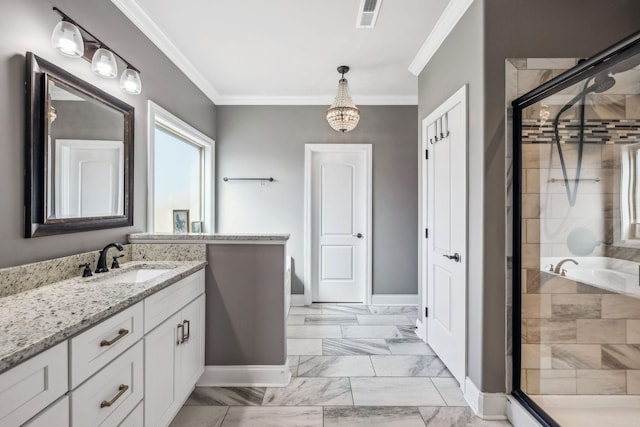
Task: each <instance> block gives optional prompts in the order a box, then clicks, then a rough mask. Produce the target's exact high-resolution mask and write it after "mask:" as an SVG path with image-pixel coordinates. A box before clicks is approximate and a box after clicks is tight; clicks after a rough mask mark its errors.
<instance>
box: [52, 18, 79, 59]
mask: <svg viewBox="0 0 640 427" xmlns="http://www.w3.org/2000/svg"><path fill="white" fill-rule="evenodd" d="M51 46H53V48H54V49H55V50H57V51H58V52H60V53H61V54H62V55H64V56H68V57H71V58H80V57H82V55H83V54H84V41H83V40H82V34H81V33H80V30H79V29H78V27H76V26H75V25H73V24H72V23H71V22H67V21H64V20H63V21H60V22H58V24H56V26H55V28H54V29H53V33H52V34H51Z"/></svg>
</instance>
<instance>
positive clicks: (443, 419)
mask: <svg viewBox="0 0 640 427" xmlns="http://www.w3.org/2000/svg"><path fill="white" fill-rule="evenodd" d="M418 409H419V410H420V414H421V415H422V418H423V419H424V422H425V424H426V425H427V427H453V426H455V427H508V426H511V423H509V422H508V421H485V420H483V419H482V418H479V417H476V416H475V415H474V414H473V411H471V409H470V408H450V407H426V408H418Z"/></svg>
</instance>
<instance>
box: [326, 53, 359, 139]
mask: <svg viewBox="0 0 640 427" xmlns="http://www.w3.org/2000/svg"><path fill="white" fill-rule="evenodd" d="M338 72H339V73H340V74H342V77H341V78H340V80H339V81H338V93H337V95H336V98H335V99H334V100H333V104H331V107H329V109H328V110H327V121H328V122H329V125H331V127H332V128H333V129H334V130H337V131H340V132H349V131H352V130H353V129H355V127H356V126H357V125H358V122H359V121H360V110H358V107H356V105H355V104H354V103H353V100H352V99H351V94H350V93H349V82H348V81H347V79H345V78H344V75H345V74H346V73H348V72H349V67H347V66H346V65H341V66H339V67H338Z"/></svg>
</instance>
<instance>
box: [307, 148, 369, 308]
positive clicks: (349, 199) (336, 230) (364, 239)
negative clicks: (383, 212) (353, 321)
mask: <svg viewBox="0 0 640 427" xmlns="http://www.w3.org/2000/svg"><path fill="white" fill-rule="evenodd" d="M313 147H315V149H312V148H311V147H310V146H307V154H308V157H309V156H310V158H307V167H308V168H310V170H309V171H308V176H309V179H310V182H309V184H310V195H309V196H310V198H309V200H308V203H310V206H309V207H308V212H309V213H310V218H309V219H310V221H309V222H310V224H309V226H310V227H309V228H310V234H311V235H310V239H309V240H310V258H311V259H310V262H311V269H310V270H311V288H312V289H311V294H312V300H313V302H354V303H366V302H367V294H368V287H369V283H370V281H369V274H370V273H369V270H370V266H369V244H370V242H371V235H370V234H371V227H370V219H369V213H370V203H371V197H370V188H371V186H370V176H371V175H370V159H371V146H370V145H364V144H363V145H348V146H345V145H341V146H336V145H324V146H322V147H321V148H319V146H317V145H316V146H313ZM305 292H306V290H305Z"/></svg>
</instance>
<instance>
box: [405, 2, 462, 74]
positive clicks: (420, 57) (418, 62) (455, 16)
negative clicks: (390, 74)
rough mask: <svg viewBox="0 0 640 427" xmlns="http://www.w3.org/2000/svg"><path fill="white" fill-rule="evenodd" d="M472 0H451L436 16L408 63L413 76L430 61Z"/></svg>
mask: <svg viewBox="0 0 640 427" xmlns="http://www.w3.org/2000/svg"><path fill="white" fill-rule="evenodd" d="M471 3H473V0H451V1H450V2H449V4H448V5H447V7H446V8H445V9H444V12H442V15H440V18H438V22H436V25H434V27H433V30H431V33H429V36H428V37H427V39H426V40H425V41H424V43H423V44H422V47H421V48H420V50H419V51H418V53H417V54H416V56H415V58H413V61H412V62H411V65H409V71H410V72H411V74H413V75H414V76H419V75H420V73H421V72H422V70H423V69H424V67H425V66H426V65H427V64H428V63H429V61H431V58H432V57H433V55H435V53H436V52H437V51H438V49H439V48H440V46H441V45H442V43H443V42H444V41H445V39H446V38H447V36H449V33H451V30H453V29H454V27H455V26H456V25H457V24H458V21H460V18H462V16H463V15H464V13H465V12H466V11H467V9H469V6H471Z"/></svg>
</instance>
